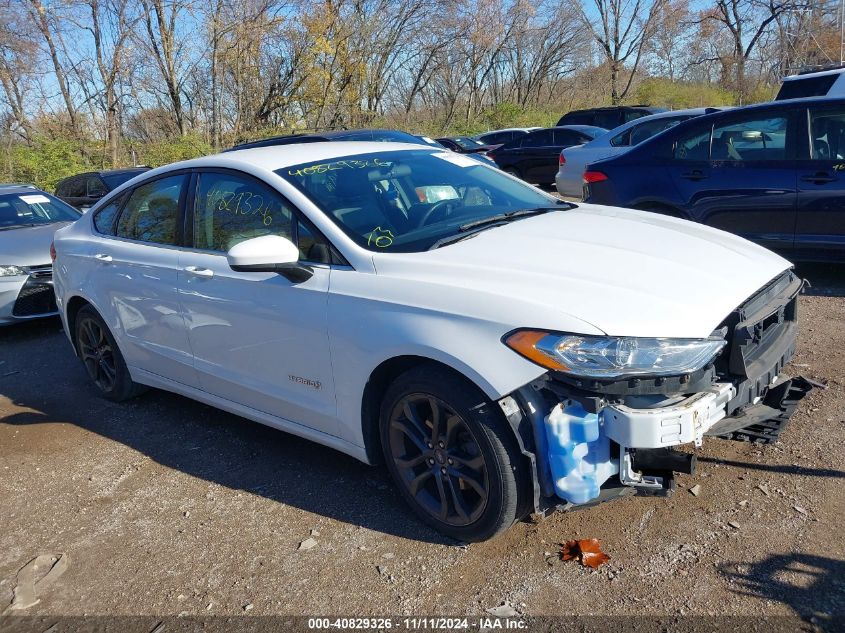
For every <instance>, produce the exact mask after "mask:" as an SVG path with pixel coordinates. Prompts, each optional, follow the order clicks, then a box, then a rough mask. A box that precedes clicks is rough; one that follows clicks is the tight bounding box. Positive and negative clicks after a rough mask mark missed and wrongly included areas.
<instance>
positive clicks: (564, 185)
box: [555, 108, 719, 200]
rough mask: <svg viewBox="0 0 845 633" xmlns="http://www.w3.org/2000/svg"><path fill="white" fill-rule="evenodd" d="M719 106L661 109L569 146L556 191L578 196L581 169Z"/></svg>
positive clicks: (581, 176)
mask: <svg viewBox="0 0 845 633" xmlns="http://www.w3.org/2000/svg"><path fill="white" fill-rule="evenodd" d="M718 110H719V108H692V109H690V110H674V111H671V112H660V113H658V114H652V115H649V116H645V117H642V118H639V119H634V120H633V121H629V122H628V123H625V124H623V125H620V126H619V127H617V128H614V129H612V130H610V131H608V132H607V133H606V134H603V135H601V136H599V137H598V138H596V139H593V140H592V141H590V142H589V143H584V144H583V145H576V146H575V147H568V148H566V149H565V150H564V151H563V152H561V154H560V160H559V161H558V172H557V176H556V177H555V185H556V187H557V191H558V193H559V194H560V195H562V196H568V197H570V198H578V199H579V200H580V199H581V195H582V193H583V189H584V181H583V176H584V168H585V167H586V166H587V165H588V164H590V163H592V162H595V161H597V160H601V159H602V158H608V157H609V156H614V155H616V154H621V153H622V152H626V151H628V150H629V149H630V148H632V147H633V146H635V145H637V144H639V143H642V142H643V141H644V140H646V139H649V138H651V137H652V136H654V135H655V134H659V133H660V132H663V131H664V130H668V129H669V128H670V127H674V126H675V125H677V124H678V123H680V122H681V121H686V120H687V119H691V118H693V117H697V116H701V115H702V114H708V113H710V112H717V111H718Z"/></svg>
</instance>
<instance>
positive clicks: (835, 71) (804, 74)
mask: <svg viewBox="0 0 845 633" xmlns="http://www.w3.org/2000/svg"><path fill="white" fill-rule="evenodd" d="M843 73H845V66H843V65H837V66H834V67H833V68H819V69H817V70H803V71H801V72H800V73H795V74H794V75H788V76H786V77H784V78H783V81H795V80H796V79H807V78H808V77H823V76H825V75H841V74H843Z"/></svg>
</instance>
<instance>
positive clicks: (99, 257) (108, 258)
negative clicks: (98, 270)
mask: <svg viewBox="0 0 845 633" xmlns="http://www.w3.org/2000/svg"><path fill="white" fill-rule="evenodd" d="M94 259H96V260H97V261H98V262H103V263H104V264H108V263H109V262H110V261H111V260H112V256H111V255H106V254H105V253H97V254H96V255H94Z"/></svg>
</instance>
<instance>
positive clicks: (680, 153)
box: [672, 127, 710, 160]
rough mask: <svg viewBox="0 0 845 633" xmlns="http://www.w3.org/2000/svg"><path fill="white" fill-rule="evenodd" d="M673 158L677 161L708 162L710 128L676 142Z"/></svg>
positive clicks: (699, 130)
mask: <svg viewBox="0 0 845 633" xmlns="http://www.w3.org/2000/svg"><path fill="white" fill-rule="evenodd" d="M672 156H673V158H675V159H677V160H708V159H709V158H710V128H709V127H708V128H705V129H701V128H699V129H698V130H696V131H694V132H691V133H688V134H685V135H683V136H681V138H679V139H678V140H677V141H676V142H675V148H674V150H673V152H672Z"/></svg>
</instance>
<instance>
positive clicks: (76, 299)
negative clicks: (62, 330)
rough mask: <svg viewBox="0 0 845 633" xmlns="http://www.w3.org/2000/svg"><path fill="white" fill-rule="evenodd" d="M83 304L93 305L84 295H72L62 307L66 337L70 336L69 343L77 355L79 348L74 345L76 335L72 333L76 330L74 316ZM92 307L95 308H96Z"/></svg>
mask: <svg viewBox="0 0 845 633" xmlns="http://www.w3.org/2000/svg"><path fill="white" fill-rule="evenodd" d="M85 306H92V307H93V305H92V303H91V302H90V301H88V300H87V299H86V298H85V297H82V296H80V295H73V296H72V297H70V298H69V299H67V301H66V303H65V309H64V313H65V321H66V325H67V334H68V338H70V342H71V345H73V351H74V352H75V353H76V355H77V356H79V349H77V347H76V336H75V334H74V333H75V331H76V317H77V315H78V314H79V311H80V310H81V309H82V308H84V307H85ZM94 309H95V310H96V308H94Z"/></svg>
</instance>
